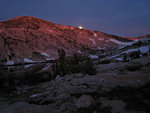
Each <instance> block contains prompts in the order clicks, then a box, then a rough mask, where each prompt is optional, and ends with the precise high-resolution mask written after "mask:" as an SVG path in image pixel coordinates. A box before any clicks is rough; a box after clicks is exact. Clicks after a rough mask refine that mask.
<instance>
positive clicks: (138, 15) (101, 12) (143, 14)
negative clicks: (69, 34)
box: [0, 0, 150, 36]
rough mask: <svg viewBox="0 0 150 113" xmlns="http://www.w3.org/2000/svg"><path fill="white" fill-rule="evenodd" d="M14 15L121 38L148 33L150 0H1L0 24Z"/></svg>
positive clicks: (149, 30)
mask: <svg viewBox="0 0 150 113" xmlns="http://www.w3.org/2000/svg"><path fill="white" fill-rule="evenodd" d="M17 16H33V17H38V18H41V19H45V20H47V21H51V22H54V23H57V24H62V25H71V26H79V25H82V26H83V27H84V28H86V29H91V30H98V31H103V32H106V33H110V34H115V35H120V36H142V35H146V34H150V0H0V21H4V20H7V19H10V18H14V17H17Z"/></svg>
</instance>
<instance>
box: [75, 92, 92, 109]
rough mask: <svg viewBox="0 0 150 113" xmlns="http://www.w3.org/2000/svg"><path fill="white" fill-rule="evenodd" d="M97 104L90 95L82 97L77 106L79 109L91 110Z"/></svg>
mask: <svg viewBox="0 0 150 113" xmlns="http://www.w3.org/2000/svg"><path fill="white" fill-rule="evenodd" d="M94 103H95V101H94V99H93V98H92V97H91V96H89V95H83V96H81V97H80V98H79V99H78V100H77V102H76V104H75V106H76V108H77V109H83V108H89V107H91V106H92V105H93V104H94Z"/></svg>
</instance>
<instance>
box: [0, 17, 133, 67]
mask: <svg viewBox="0 0 150 113" xmlns="http://www.w3.org/2000/svg"><path fill="white" fill-rule="evenodd" d="M130 42H131V41H130V40H128V39H125V38H122V37H118V36H114V35H109V34H106V33H103V32H99V31H90V30H87V29H79V28H77V27H72V26H63V25H58V24H54V23H52V22H48V21H45V20H42V19H39V18H35V17H28V16H20V17H17V18H13V19H10V20H8V21H4V22H0V63H2V64H5V63H6V64H14V63H20V62H33V61H46V60H50V59H54V58H57V56H58V54H57V50H58V49H60V48H61V49H64V50H65V51H66V54H67V55H71V54H73V53H81V54H88V52H89V50H101V49H109V48H117V47H119V46H120V45H128V44H129V43H130Z"/></svg>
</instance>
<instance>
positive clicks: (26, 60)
mask: <svg viewBox="0 0 150 113" xmlns="http://www.w3.org/2000/svg"><path fill="white" fill-rule="evenodd" d="M24 62H27V63H33V61H32V60H30V59H28V58H24Z"/></svg>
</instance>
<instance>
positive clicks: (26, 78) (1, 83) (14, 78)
mask: <svg viewBox="0 0 150 113" xmlns="http://www.w3.org/2000/svg"><path fill="white" fill-rule="evenodd" d="M51 65H52V64H51V63H41V64H27V65H17V66H1V67H0V91H2V92H5V93H9V92H11V91H16V90H17V89H18V87H23V86H25V85H28V86H31V85H34V84H37V83H39V82H45V81H48V80H51V79H52V77H51V72H50V70H51Z"/></svg>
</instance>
